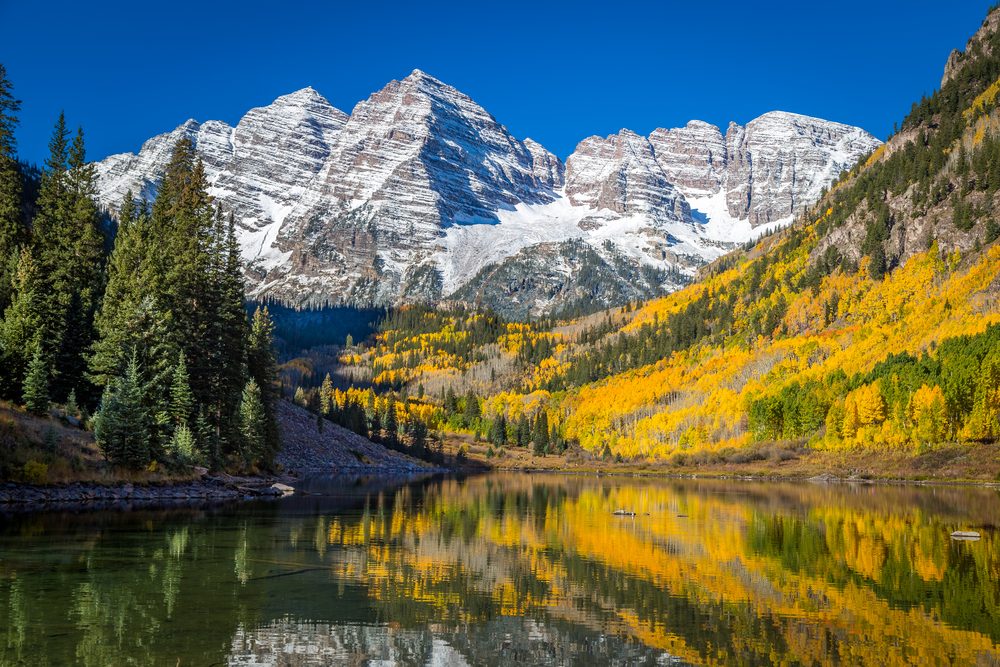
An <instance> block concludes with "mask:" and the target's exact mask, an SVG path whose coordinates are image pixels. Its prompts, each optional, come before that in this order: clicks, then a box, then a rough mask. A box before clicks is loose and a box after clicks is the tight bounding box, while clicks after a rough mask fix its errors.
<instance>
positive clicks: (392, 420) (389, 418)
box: [385, 398, 399, 449]
mask: <svg viewBox="0 0 1000 667" xmlns="http://www.w3.org/2000/svg"><path fill="white" fill-rule="evenodd" d="M385 444H386V446H388V447H390V448H392V449H396V448H398V447H399V420H398V418H397V417H396V401H395V399H392V398H390V399H389V402H388V403H387V404H386V406H385Z"/></svg>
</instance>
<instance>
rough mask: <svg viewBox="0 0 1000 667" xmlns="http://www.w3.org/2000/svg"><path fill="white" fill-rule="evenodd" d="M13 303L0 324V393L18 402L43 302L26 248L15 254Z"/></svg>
mask: <svg viewBox="0 0 1000 667" xmlns="http://www.w3.org/2000/svg"><path fill="white" fill-rule="evenodd" d="M13 292H14V300H13V302H11V304H10V305H9V306H7V309H6V311H5V312H4V316H3V320H2V321H0V362H2V363H0V393H2V395H3V397H4V398H7V399H9V400H20V399H21V394H22V382H23V381H24V376H25V373H26V372H27V370H28V362H29V361H31V355H32V354H33V351H34V350H35V349H36V348H38V347H40V346H41V345H40V341H39V335H40V330H41V323H42V314H43V311H44V307H45V302H44V300H43V299H42V286H41V284H40V278H39V275H38V267H37V265H36V263H35V258H34V255H33V254H32V252H31V249H30V248H24V249H22V250H21V252H20V255H19V261H18V264H17V270H16V272H15V274H14V281H13Z"/></svg>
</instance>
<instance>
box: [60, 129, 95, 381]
mask: <svg viewBox="0 0 1000 667" xmlns="http://www.w3.org/2000/svg"><path fill="white" fill-rule="evenodd" d="M68 160H69V161H68V171H67V172H66V176H65V181H66V183H65V184H66V197H67V218H66V220H65V221H64V223H63V224H62V226H61V227H60V229H59V239H58V244H59V248H58V250H57V252H56V256H55V257H50V258H49V260H50V262H53V264H50V266H54V267H55V268H54V273H53V275H52V276H51V278H52V285H53V288H54V289H55V290H56V293H55V294H53V297H54V302H55V304H56V305H57V307H58V308H59V310H60V311H61V312H62V316H63V321H62V322H61V323H60V325H59V330H60V331H61V333H62V338H61V339H60V341H59V346H58V352H57V353H56V357H55V361H54V364H55V371H56V372H55V379H56V382H55V384H54V386H53V392H54V396H55V397H56V398H57V399H61V398H62V397H64V396H65V395H67V394H68V393H69V392H70V391H71V390H73V389H79V390H80V392H81V394H82V395H83V396H84V397H85V398H87V399H89V398H91V397H92V398H96V396H95V395H94V390H93V387H92V386H91V385H90V384H89V383H88V382H87V381H86V377H85V376H86V368H87V364H86V354H87V353H88V352H89V349H90V346H91V344H92V343H93V341H94V337H95V331H94V317H95V315H96V313H97V310H98V307H99V305H100V301H101V296H102V295H103V293H104V276H105V252H104V246H105V239H104V233H103V231H102V229H101V216H100V212H99V210H98V208H97V204H96V202H95V201H94V197H95V195H96V191H97V186H96V174H95V171H94V166H93V165H92V164H88V163H87V157H86V148H85V146H84V139H83V130H77V133H76V136H75V137H74V138H73V141H72V143H71V144H70V148H69V154H68Z"/></svg>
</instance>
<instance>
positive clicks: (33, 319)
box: [0, 66, 279, 481]
mask: <svg viewBox="0 0 1000 667" xmlns="http://www.w3.org/2000/svg"><path fill="white" fill-rule="evenodd" d="M19 108H20V102H19V101H18V100H17V99H16V97H15V95H14V91H13V88H12V85H11V83H10V81H9V80H8V78H7V75H6V70H5V69H4V68H3V66H0V313H2V317H0V399H3V400H4V401H5V402H7V403H6V405H5V406H4V407H5V408H10V406H11V405H13V406H17V409H20V410H25V411H27V412H30V413H34V414H35V415H37V416H39V417H41V418H45V417H49V416H50V415H51V416H58V417H59V418H61V420H62V421H63V422H64V423H66V424H69V425H71V426H78V427H85V428H87V429H88V430H92V431H93V433H94V435H95V437H96V440H97V443H98V445H99V446H100V448H101V450H102V452H103V454H104V456H105V457H106V458H107V460H108V461H109V462H110V463H112V464H114V465H118V466H121V467H124V468H131V469H142V468H149V469H156V468H158V467H166V468H168V469H185V468H189V467H190V466H191V465H193V464H200V465H205V466H208V467H212V468H219V467H229V468H233V467H237V468H245V469H252V468H255V467H267V466H269V465H270V463H271V460H272V457H273V455H274V453H275V452H276V450H277V448H278V445H279V443H278V434H277V424H276V421H275V417H274V404H275V400H276V398H277V386H276V384H275V382H274V379H275V359H274V353H273V351H272V341H271V338H272V324H271V322H270V319H269V316H268V313H267V311H266V309H265V310H258V311H257V312H256V313H255V315H254V316H253V318H252V322H251V321H248V318H247V313H246V311H245V310H244V284H243V271H242V266H241V260H240V255H239V247H238V244H237V243H236V239H235V232H234V226H233V221H232V219H231V218H227V217H225V216H223V214H222V213H221V211H220V210H219V209H218V208H217V207H216V206H215V205H214V203H213V201H212V199H211V198H210V197H209V196H208V194H207V193H206V183H205V177H204V169H203V166H202V164H201V162H200V161H199V160H197V159H196V158H195V156H194V153H193V150H192V146H191V144H190V142H189V141H187V140H181V141H179V142H178V143H177V144H176V145H175V146H174V148H173V155H172V158H171V161H170V164H169V167H168V168H167V172H166V175H165V177H164V179H163V182H162V183H161V184H160V187H159V188H158V190H157V195H156V198H155V201H153V202H146V201H143V200H141V199H137V198H134V197H133V196H132V193H128V194H127V195H126V196H125V199H124V201H123V202H122V214H121V217H120V220H119V223H118V225H117V226H114V225H112V224H111V223H110V221H109V219H108V218H107V217H106V216H105V215H104V214H103V213H102V211H100V210H99V208H98V206H97V204H96V203H95V173H94V168H93V166H92V165H91V164H88V162H87V159H86V150H85V145H84V135H83V131H82V130H77V131H76V132H75V133H73V132H71V131H70V130H69V128H68V126H67V122H66V120H65V118H64V117H63V116H62V115H60V116H59V118H58V121H57V122H56V125H55V129H54V131H53V134H52V139H51V141H50V144H49V148H50V156H49V158H48V159H47V160H46V163H45V167H44V168H43V169H42V170H41V171H40V173H39V171H38V170H36V169H33V168H28V167H26V166H25V165H23V164H21V163H19V162H18V160H17V157H16V146H15V143H14V129H15V127H16V124H17V113H18V111H19ZM10 414H13V413H10ZM49 431H50V432H51V433H53V434H55V433H56V432H57V430H56V429H55V428H54V427H53V428H50V429H49ZM54 439H55V436H54V435H53V440H54ZM57 444H58V443H57V442H54V441H53V442H45V443H37V442H31V441H30V440H29V439H26V438H25V433H24V430H23V429H19V427H18V424H17V420H16V419H13V418H11V419H8V418H7V417H5V418H4V420H3V421H2V422H0V445H2V447H0V479H19V478H20V479H29V480H31V481H44V480H45V479H46V471H47V469H48V467H49V466H50V465H53V464H57V465H58V464H61V465H63V467H65V464H66V461H64V460H60V457H61V456H65V452H64V451H62V450H60V449H59V448H58V447H57ZM39 445H41V446H39Z"/></svg>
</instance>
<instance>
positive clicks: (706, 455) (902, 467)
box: [445, 435, 1000, 484]
mask: <svg viewBox="0 0 1000 667" xmlns="http://www.w3.org/2000/svg"><path fill="white" fill-rule="evenodd" d="M462 444H465V445H466V446H467V447H468V460H469V462H470V464H472V465H473V466H481V467H488V468H492V469H498V470H552V471H563V472H599V473H621V474H649V475H699V476H707V477H712V476H716V477H722V476H731V477H735V476H750V477H764V478H783V479H808V478H811V477H818V476H832V477H836V478H840V479H853V480H872V481H878V480H881V481H891V480H905V481H913V482H972V483H979V484H985V483H996V482H1000V447H998V446H997V445H986V444H978V445H942V446H940V447H938V448H936V449H933V450H931V451H929V452H926V453H923V454H915V453H906V452H863V451H846V452H827V451H814V450H810V449H806V448H804V447H802V446H801V445H799V444H797V443H773V444H768V445H762V446H760V447H756V448H752V449H742V448H741V449H728V450H721V451H718V452H703V453H698V454H688V455H676V456H674V457H673V458H672V459H668V460H665V461H623V462H615V461H605V460H602V459H600V458H598V457H595V456H594V455H592V454H590V453H589V452H585V451H583V450H579V449H576V450H569V451H567V452H566V453H565V454H562V455H559V456H544V457H539V456H534V455H533V454H532V453H531V452H530V451H528V450H525V449H522V448H518V447H508V448H506V449H504V450H503V451H502V452H501V453H500V455H498V456H494V457H488V456H487V452H488V451H489V445H488V444H486V443H482V442H474V441H473V439H472V438H471V437H469V436H452V435H449V436H448V437H447V438H446V440H445V451H446V452H447V453H449V454H452V455H453V454H454V453H455V452H457V450H458V447H459V446H461V445H462Z"/></svg>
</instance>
